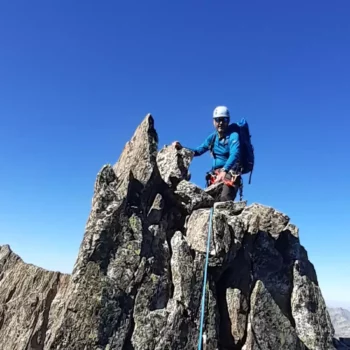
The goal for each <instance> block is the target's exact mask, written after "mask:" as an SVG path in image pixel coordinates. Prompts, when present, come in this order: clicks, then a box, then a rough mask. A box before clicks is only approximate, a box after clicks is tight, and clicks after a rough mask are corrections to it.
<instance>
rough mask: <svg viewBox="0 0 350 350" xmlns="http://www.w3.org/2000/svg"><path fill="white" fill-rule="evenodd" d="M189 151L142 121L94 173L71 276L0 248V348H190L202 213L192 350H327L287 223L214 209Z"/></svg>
mask: <svg viewBox="0 0 350 350" xmlns="http://www.w3.org/2000/svg"><path fill="white" fill-rule="evenodd" d="M192 158H193V153H192V152H191V151H189V150H186V149H182V150H181V151H177V150H175V148H173V147H168V146H166V147H163V148H162V149H161V150H158V137H157V133H156V130H155V127H154V119H153V117H152V116H151V115H147V116H146V117H145V119H144V120H143V121H142V123H141V124H140V125H139V127H138V128H137V129H136V131H135V133H134V135H133V136H132V138H131V140H130V141H129V142H128V143H127V144H126V146H125V148H124V150H123V152H122V154H121V155H120V158H119V160H118V162H117V163H116V164H115V165H113V166H112V165H105V166H103V167H102V169H101V170H100V172H99V173H98V175H97V178H96V181H95V187H94V195H93V200H92V208H91V212H90V215H89V218H88V221H87V223H86V228H85V234H84V237H83V240H82V243H81V246H80V249H79V253H78V256H77V260H76V263H75V266H74V268H73V271H72V274H71V275H64V274H60V273H57V272H49V271H45V270H43V269H41V268H39V267H35V266H32V265H28V264H26V263H24V262H23V261H22V260H21V259H20V258H19V257H18V256H16V255H15V254H14V253H13V252H12V251H11V249H10V247H8V246H2V247H1V249H0V349H2V350H54V349H55V350H90V349H91V350H112V349H113V350H162V349H169V350H170V349H171V350H182V349H183V350H185V349H186V350H192V349H193V350H194V349H197V347H198V339H199V328H200V314H201V298H202V287H203V286H202V283H203V276H204V264H205V256H206V245H207V236H208V230H209V219H210V214H211V212H210V211H211V208H214V209H213V210H214V211H213V216H212V235H211V240H210V242H209V243H210V245H209V249H210V255H209V263H208V265H209V266H208V281H207V285H206V288H205V290H206V299H205V301H206V304H205V315H204V328H203V338H202V341H203V349H205V350H216V349H222V350H224V349H244V350H267V349H276V350H284V349H285V350H294V349H295V350H297V349H298V350H302V349H303V350H304V349H305V350H306V349H308V350H330V349H335V345H334V344H336V342H334V340H333V336H334V330H333V326H332V323H331V320H330V317H329V314H328V311H327V308H326V305H325V302H324V299H323V297H322V293H321V290H320V287H319V285H318V281H317V276H316V272H315V269H314V266H313V265H312V263H311V262H310V261H309V260H308V256H307V252H306V250H305V249H304V248H303V246H302V245H301V244H300V240H299V236H298V229H297V227H296V226H294V225H293V224H292V223H291V222H290V219H289V217H288V216H287V215H284V214H283V213H280V212H278V211H277V210H275V209H273V208H271V207H267V206H264V205H261V204H257V203H254V204H251V205H247V203H246V202H218V201H217V193H218V191H219V190H220V186H221V185H214V186H212V187H209V188H206V189H202V188H200V187H198V186H196V185H195V184H193V183H191V182H190V177H191V176H190V173H189V166H190V164H191V161H192Z"/></svg>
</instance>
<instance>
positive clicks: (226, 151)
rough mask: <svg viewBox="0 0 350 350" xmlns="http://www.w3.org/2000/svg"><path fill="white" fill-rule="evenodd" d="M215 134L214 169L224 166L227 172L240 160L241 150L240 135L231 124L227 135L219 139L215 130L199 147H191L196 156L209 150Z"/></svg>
mask: <svg viewBox="0 0 350 350" xmlns="http://www.w3.org/2000/svg"><path fill="white" fill-rule="evenodd" d="M215 134H216V137H215V142H214V145H213V152H214V153H215V158H214V159H213V169H218V168H223V170H224V171H226V172H227V171H228V170H230V169H232V168H233V167H234V166H235V165H236V164H237V162H238V161H239V151H240V145H239V135H238V133H237V132H236V131H234V130H233V128H232V127H231V125H229V126H228V128H227V131H226V135H225V136H224V137H223V138H222V139H221V140H219V135H218V134H217V132H216V131H215V132H213V133H212V134H210V135H209V136H208V137H207V138H206V139H205V141H204V142H203V143H202V144H201V145H200V146H199V147H197V148H189V149H190V150H191V151H193V152H194V156H195V157H196V156H200V155H202V154H203V153H205V152H207V151H209V146H210V143H211V141H212V139H213V137H214V136H215Z"/></svg>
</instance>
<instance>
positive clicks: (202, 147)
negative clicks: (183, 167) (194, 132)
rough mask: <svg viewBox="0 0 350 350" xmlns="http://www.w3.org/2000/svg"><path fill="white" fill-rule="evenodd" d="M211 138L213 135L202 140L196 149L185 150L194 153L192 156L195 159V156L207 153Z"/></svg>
mask: <svg viewBox="0 0 350 350" xmlns="http://www.w3.org/2000/svg"><path fill="white" fill-rule="evenodd" d="M213 136H214V135H213V134H211V135H209V136H208V137H207V138H206V139H205V140H204V142H203V143H202V144H201V145H200V146H198V147H197V148H189V147H187V148H188V149H189V150H191V151H193V152H194V156H195V157H196V156H201V155H202V154H203V153H205V152H207V151H209V146H210V141H211V139H212V137H213Z"/></svg>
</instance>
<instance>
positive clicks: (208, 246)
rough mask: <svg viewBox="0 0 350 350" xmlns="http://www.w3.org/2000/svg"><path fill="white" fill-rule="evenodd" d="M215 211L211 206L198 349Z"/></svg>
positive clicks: (199, 341) (200, 347) (201, 331)
mask: <svg viewBox="0 0 350 350" xmlns="http://www.w3.org/2000/svg"><path fill="white" fill-rule="evenodd" d="M213 211H214V208H211V209H210V217H209V232H208V240H207V254H206V257H205V267H204V281H203V291H202V310H201V322H200V326H199V339H198V350H201V349H202V337H203V328H204V306H205V287H206V285H207V271H208V261H209V250H210V236H211V230H212V222H213Z"/></svg>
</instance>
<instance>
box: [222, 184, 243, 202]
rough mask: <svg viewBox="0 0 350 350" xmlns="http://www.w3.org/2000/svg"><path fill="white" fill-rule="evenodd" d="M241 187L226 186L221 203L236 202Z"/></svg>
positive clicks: (223, 189)
mask: <svg viewBox="0 0 350 350" xmlns="http://www.w3.org/2000/svg"><path fill="white" fill-rule="evenodd" d="M238 189H239V186H238V185H235V186H227V185H225V184H224V186H223V188H222V191H221V194H220V199H219V200H220V202H226V201H234V200H235V198H236V195H237V192H238Z"/></svg>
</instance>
